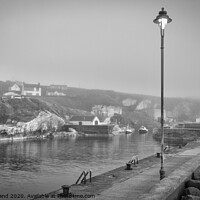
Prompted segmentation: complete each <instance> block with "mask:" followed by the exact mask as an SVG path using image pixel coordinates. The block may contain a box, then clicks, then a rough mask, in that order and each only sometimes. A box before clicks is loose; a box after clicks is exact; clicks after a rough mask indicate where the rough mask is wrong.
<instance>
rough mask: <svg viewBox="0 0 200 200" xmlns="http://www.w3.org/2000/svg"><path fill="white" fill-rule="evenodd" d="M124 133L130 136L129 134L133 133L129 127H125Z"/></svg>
mask: <svg viewBox="0 0 200 200" xmlns="http://www.w3.org/2000/svg"><path fill="white" fill-rule="evenodd" d="M125 133H126V134H131V133H133V129H132V128H130V127H129V126H127V127H126V130H125Z"/></svg>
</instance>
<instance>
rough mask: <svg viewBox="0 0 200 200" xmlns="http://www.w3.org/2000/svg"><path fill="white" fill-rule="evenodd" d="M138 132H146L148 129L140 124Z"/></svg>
mask: <svg viewBox="0 0 200 200" xmlns="http://www.w3.org/2000/svg"><path fill="white" fill-rule="evenodd" d="M138 132H139V133H147V132H148V129H147V128H146V127H145V126H141V127H140V128H139V129H138Z"/></svg>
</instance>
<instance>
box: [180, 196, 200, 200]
mask: <svg viewBox="0 0 200 200" xmlns="http://www.w3.org/2000/svg"><path fill="white" fill-rule="evenodd" d="M181 200H200V197H198V196H192V195H187V196H182V198H181Z"/></svg>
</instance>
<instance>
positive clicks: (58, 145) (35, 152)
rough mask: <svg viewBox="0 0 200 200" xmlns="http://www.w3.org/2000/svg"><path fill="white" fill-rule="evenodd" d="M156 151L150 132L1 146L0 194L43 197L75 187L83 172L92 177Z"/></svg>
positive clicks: (158, 145)
mask: <svg viewBox="0 0 200 200" xmlns="http://www.w3.org/2000/svg"><path fill="white" fill-rule="evenodd" d="M158 151H160V144H159V143H158V142H156V141H154V140H153V138H152V134H151V133H149V134H138V133H134V134H131V135H118V136H113V137H109V136H107V137H106V136H105V137H103V136H101V137H97V136H93V137H92V136H90V137H76V138H60V139H46V140H35V141H33V140H32V141H31V140H29V141H16V142H13V143H0V195H1V194H2V193H3V194H7V193H8V194H11V193H15V194H21V193H22V194H38V193H39V194H44V193H47V192H51V191H54V190H56V189H59V188H60V187H61V185H64V184H68V185H71V184H74V183H75V182H76V180H77V179H78V177H79V175H80V174H81V173H82V171H83V170H90V169H91V170H92V175H93V176H95V175H98V174H101V173H103V172H106V171H108V170H111V169H114V168H116V167H119V166H122V165H124V166H125V163H126V162H127V161H129V160H130V159H131V157H132V156H133V155H138V157H139V159H141V158H144V157H147V156H149V155H152V154H155V153H156V152H158Z"/></svg>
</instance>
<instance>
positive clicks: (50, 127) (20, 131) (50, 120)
mask: <svg viewBox="0 0 200 200" xmlns="http://www.w3.org/2000/svg"><path fill="white" fill-rule="evenodd" d="M64 124H65V121H64V120H63V119H62V118H61V117H59V116H57V115H55V114H53V113H51V112H49V111H41V112H40V113H39V115H38V116H37V117H36V118H34V119H33V120H31V121H29V122H18V123H17V125H16V126H12V127H9V126H6V125H4V126H1V128H0V133H2V134H3V133H4V135H5V136H6V134H7V135H8V136H16V135H21V136H31V135H41V134H45V133H48V132H51V131H59V130H61V127H62V126H63V125H64Z"/></svg>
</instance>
